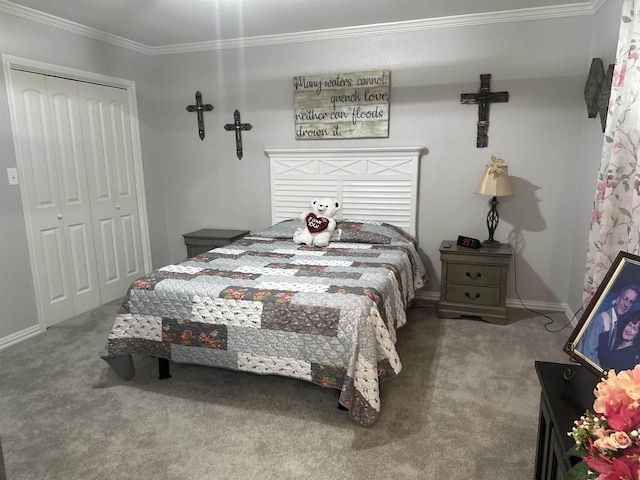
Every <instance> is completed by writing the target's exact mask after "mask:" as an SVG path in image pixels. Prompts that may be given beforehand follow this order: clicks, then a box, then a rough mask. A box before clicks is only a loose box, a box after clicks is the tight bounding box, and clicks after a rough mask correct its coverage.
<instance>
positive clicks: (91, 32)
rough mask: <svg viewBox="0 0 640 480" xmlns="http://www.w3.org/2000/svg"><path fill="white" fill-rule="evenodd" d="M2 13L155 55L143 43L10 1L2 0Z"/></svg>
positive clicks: (0, 2) (0, 10)
mask: <svg viewBox="0 0 640 480" xmlns="http://www.w3.org/2000/svg"><path fill="white" fill-rule="evenodd" d="M0 13H8V14H9V15H13V16H16V17H20V18H24V19H26V20H31V21H32V22H36V23H40V24H42V25H47V26H49V27H53V28H57V29H59V30H64V31H66V32H70V33H75V34H77V35H82V36H83V37H89V38H93V39H95V40H100V41H102V42H105V43H110V44H111V45H117V46H119V47H123V48H126V49H128V50H133V51H134V52H138V53H144V54H146V55H152V53H153V52H152V50H151V47H148V46H147V45H143V44H142V43H138V42H134V41H132V40H128V39H126V38H123V37H118V36H117V35H112V34H110V33H105V32H102V31H100V30H96V29H95V28H91V27H87V26H86V25H82V24H80V23H76V22H72V21H70V20H65V19H64V18H60V17H56V16H54V15H49V14H48V13H44V12H40V11H39V10H34V9H33V8H29V7H23V6H22V5H16V4H15V3H11V2H10V1H8V0H0Z"/></svg>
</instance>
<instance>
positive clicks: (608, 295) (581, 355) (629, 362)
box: [563, 252, 640, 377]
mask: <svg viewBox="0 0 640 480" xmlns="http://www.w3.org/2000/svg"><path fill="white" fill-rule="evenodd" d="M563 350H564V351H565V352H566V353H568V354H569V356H570V357H571V359H572V360H575V361H576V362H578V363H580V364H582V365H583V366H585V367H586V368H588V369H589V370H591V371H592V372H593V373H595V374H596V375H598V376H599V377H603V376H606V373H607V372H608V371H609V370H611V369H613V370H615V371H616V372H619V371H622V370H629V369H632V368H634V367H635V366H636V365H637V364H638V363H640V256H637V255H633V254H631V253H627V252H620V253H619V254H618V256H617V257H616V259H615V260H614V262H613V264H612V265H611V268H610V269H609V271H608V272H607V274H606V276H605V278H604V280H603V281H602V283H601V284H600V286H599V287H598V290H597V291H596V294H595V295H594V296H593V298H592V299H591V302H589V305H588V306H587V308H586V309H585V311H584V313H583V315H582V317H581V318H580V321H579V322H578V324H577V325H576V328H574V330H573V332H572V333H571V335H570V336H569V339H568V340H567V343H566V344H565V346H564V348H563Z"/></svg>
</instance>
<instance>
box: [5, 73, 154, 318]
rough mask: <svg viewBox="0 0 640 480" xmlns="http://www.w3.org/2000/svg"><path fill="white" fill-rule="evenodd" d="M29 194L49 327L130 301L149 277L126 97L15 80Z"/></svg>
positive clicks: (37, 79) (86, 86) (66, 83)
mask: <svg viewBox="0 0 640 480" xmlns="http://www.w3.org/2000/svg"><path fill="white" fill-rule="evenodd" d="M11 78H12V82H13V97H14V104H15V109H16V112H15V117H16V129H17V132H15V133H17V135H15V137H17V138H18V140H17V141H18V150H19V161H20V165H21V172H22V178H21V179H20V183H21V188H23V189H24V192H25V193H26V195H25V197H26V198H27V205H24V208H25V210H28V212H29V215H27V218H29V222H28V224H27V228H28V229H29V230H30V232H29V237H30V241H31V244H32V245H31V251H32V255H33V256H34V257H35V258H32V259H31V261H32V262H33V263H34V265H33V266H32V269H33V270H34V271H35V275H36V277H37V279H36V282H35V283H36V294H37V295H38V296H39V304H40V305H41V307H42V310H43V311H42V312H41V314H42V315H43V316H44V323H45V326H46V327H48V326H50V325H53V324H55V323H58V322H60V321H62V320H65V319H67V318H71V317H73V316H74V315H77V314H80V313H83V312H86V311H88V310H90V309H92V308H95V307H96V306H99V305H101V304H103V303H106V302H109V301H111V300H114V299H117V298H119V297H122V296H124V295H125V293H126V291H127V288H128V286H129V284H130V283H131V282H132V281H133V280H135V279H136V278H138V277H139V276H141V275H142V274H143V273H144V272H143V269H144V267H143V257H142V243H141V233H140V221H139V218H138V205H137V199H136V191H135V188H136V187H135V176H134V175H135V172H134V166H133V154H132V142H131V128H130V121H131V119H130V116H129V112H128V98H127V92H126V91H125V90H123V89H119V88H114V87H106V86H102V85H96V84H91V83H85V82H79V81H74V80H67V79H63V78H57V77H52V76H46V75H41V74H35V73H28V72H22V71H13V72H12V74H11Z"/></svg>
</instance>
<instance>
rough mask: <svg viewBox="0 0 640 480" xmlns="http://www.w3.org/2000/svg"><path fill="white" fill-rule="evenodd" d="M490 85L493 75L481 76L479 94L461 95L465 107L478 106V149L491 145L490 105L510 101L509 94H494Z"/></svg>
mask: <svg viewBox="0 0 640 480" xmlns="http://www.w3.org/2000/svg"><path fill="white" fill-rule="evenodd" d="M490 83H491V74H490V73H485V74H482V75H480V90H479V91H478V93H463V94H462V95H460V103H462V104H465V105H475V104H476V103H477V104H478V136H477V138H476V147H477V148H483V147H486V146H487V145H489V135H488V132H489V105H491V104H492V103H502V102H508V101H509V92H492V91H491V87H490V86H489V84H490Z"/></svg>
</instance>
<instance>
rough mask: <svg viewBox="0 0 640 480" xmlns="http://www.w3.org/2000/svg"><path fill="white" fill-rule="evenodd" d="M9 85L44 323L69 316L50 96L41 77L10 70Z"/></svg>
mask: <svg viewBox="0 0 640 480" xmlns="http://www.w3.org/2000/svg"><path fill="white" fill-rule="evenodd" d="M12 83H13V101H14V104H15V117H16V118H15V120H16V130H17V132H16V135H15V138H17V150H18V156H19V161H20V167H21V174H22V175H21V185H20V188H21V189H23V192H24V197H23V198H25V205H24V208H25V210H28V211H29V215H28V223H27V228H28V229H29V238H30V239H31V242H32V251H33V256H34V258H33V259H31V263H32V270H33V273H34V283H35V288H36V294H37V296H38V304H39V307H40V311H41V315H42V316H43V319H44V324H45V327H49V326H51V325H53V324H55V323H58V322H60V321H62V320H65V319H67V318H70V317H72V316H73V315H74V305H73V298H72V297H73V296H72V293H71V292H72V288H71V286H70V276H69V267H68V259H67V254H66V248H65V245H66V240H65V231H64V230H65V226H64V208H63V204H62V201H61V197H62V196H61V193H60V189H59V183H60V182H59V181H58V169H57V162H56V159H57V154H56V147H55V144H54V143H53V142H52V141H51V135H50V132H51V131H52V123H51V115H50V107H49V96H48V92H47V83H46V77H44V76H41V75H36V74H32V73H27V72H21V71H14V72H12ZM25 262H27V259H25Z"/></svg>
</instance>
